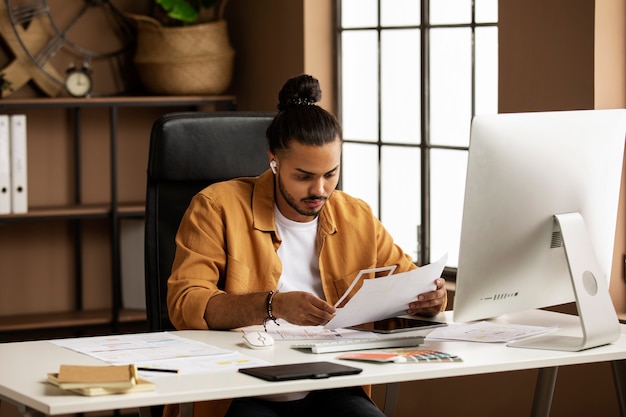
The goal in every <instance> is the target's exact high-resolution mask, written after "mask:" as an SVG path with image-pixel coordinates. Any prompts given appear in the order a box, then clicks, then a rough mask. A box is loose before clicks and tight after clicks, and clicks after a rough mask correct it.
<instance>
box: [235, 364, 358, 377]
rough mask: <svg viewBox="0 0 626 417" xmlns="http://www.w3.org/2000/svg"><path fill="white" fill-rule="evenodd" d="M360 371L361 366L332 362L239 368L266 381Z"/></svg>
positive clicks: (240, 370) (356, 372) (351, 373)
mask: <svg viewBox="0 0 626 417" xmlns="http://www.w3.org/2000/svg"><path fill="white" fill-rule="evenodd" d="M361 371H363V370H362V369H361V368H355V367H353V366H347V365H341V364H338V363H333V362H308V363H292V364H288V365H271V366H258V367H254V368H240V369H239V372H241V373H244V374H247V375H252V376H255V377H257V378H261V379H264V380H266V381H289V380H294V379H320V378H330V377H331V376H340V375H354V374H358V373H361Z"/></svg>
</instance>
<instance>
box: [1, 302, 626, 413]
mask: <svg viewBox="0 0 626 417" xmlns="http://www.w3.org/2000/svg"><path fill="white" fill-rule="evenodd" d="M446 314H447V316H448V318H450V317H451V316H450V313H449V312H448V313H446ZM499 321H509V322H512V323H521V324H530V325H542V326H551V325H558V326H560V327H567V326H571V325H575V324H576V322H577V318H576V317H573V316H567V315H562V314H557V313H550V312H545V311H532V312H527V313H524V314H515V315H509V316H505V317H503V318H501V319H499ZM176 334H178V335H180V336H183V337H189V338H192V339H197V340H202V341H205V342H207V343H209V344H212V345H215V346H219V347H223V348H225V349H230V350H240V351H242V352H244V353H245V354H247V355H251V356H255V357H258V358H262V359H265V360H267V361H269V362H271V363H275V364H284V363H295V362H314V361H320V360H335V359H334V357H335V356H336V354H335V353H328V354H311V353H305V352H300V351H297V350H294V349H290V348H289V346H290V344H291V343H292V342H290V341H278V342H277V343H276V346H275V348H274V349H273V350H271V351H263V350H251V349H246V348H245V347H243V345H242V344H241V334H240V333H237V332H219V331H208V332H207V331H181V332H176ZM422 347H425V348H431V349H438V350H442V351H446V352H451V353H454V354H457V355H459V356H461V357H462V358H463V362H460V363H433V364H419V365H415V364H414V365H411V364H384V365H380V364H368V363H364V362H353V361H350V362H347V361H341V362H342V363H345V364H348V365H351V366H357V367H360V368H363V372H362V373H361V374H359V375H352V376H344V377H334V378H329V379H322V380H299V381H289V382H266V381H263V380H260V379H256V378H254V377H251V376H247V375H244V374H241V373H239V372H237V371H221V372H219V373H212V374H193V375H171V376H170V375H168V376H166V377H164V376H160V377H159V378H158V381H157V390H156V391H153V392H145V393H133V394H127V395H114V396H103V397H82V396H79V395H73V394H68V393H65V392H63V391H61V390H59V389H57V388H55V387H53V386H52V385H49V384H48V383H46V382H45V380H46V374H47V373H48V372H56V371H58V369H59V365H60V364H64V363H67V364H85V365H87V364H100V362H99V361H98V360H96V359H93V358H91V357H88V356H85V355H81V354H79V353H76V352H73V351H71V350H68V349H65V348H61V347H58V346H56V345H53V344H52V343H49V342H47V341H34V342H16V343H5V344H0V399H3V400H8V401H10V402H13V403H15V404H17V405H18V407H19V408H20V411H22V412H23V413H24V414H25V415H37V414H40V413H43V414H46V415H59V414H69V413H82V412H91V411H104V410H114V409H125V408H142V407H148V406H152V405H160V404H170V403H191V402H195V401H202V400H214V399H222V398H233V397H242V396H254V395H266V394H276V393H285V392H293V391H304V390H315V389H327V388H336V387H345V386H354V385H363V384H390V383H398V382H404V381H414V380H425V379H435V378H443V377H453V376H464V375H477V374H484V373H494V372H507V371H516V370H523V369H536V368H542V369H543V370H542V371H541V372H540V374H539V375H540V377H539V383H538V386H537V388H536V394H535V405H534V407H533V413H534V415H547V414H548V412H549V408H550V404H551V398H552V390H553V388H554V380H555V378H556V369H557V368H558V367H559V366H564V365H575V364H584V363H593V362H608V361H611V362H612V363H613V372H614V376H615V381H616V386H617V388H618V394H619V398H620V410H621V413H622V416H624V413H625V409H624V404H625V402H624V401H625V400H624V396H625V393H626V390H625V385H626V384H625V381H626V371H625V369H626V365H625V364H626V326H622V335H621V338H620V339H619V340H618V341H617V342H615V343H614V344H611V345H607V346H602V347H598V348H594V349H589V350H587V351H583V352H573V353H571V352H559V351H547V350H529V349H518V348H508V347H506V346H504V345H502V344H483V343H469V342H439V341H427V343H426V344H425V345H422ZM392 387H394V385H392Z"/></svg>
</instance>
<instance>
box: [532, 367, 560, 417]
mask: <svg viewBox="0 0 626 417" xmlns="http://www.w3.org/2000/svg"><path fill="white" fill-rule="evenodd" d="M558 370H559V368H558V366H554V367H551V368H542V369H539V375H537V385H536V386H535V397H534V398H533V408H532V410H531V412H530V415H531V417H549V416H550V407H552V394H553V393H554V386H555V385H556V374H557V371H558Z"/></svg>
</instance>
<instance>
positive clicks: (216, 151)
mask: <svg viewBox="0 0 626 417" xmlns="http://www.w3.org/2000/svg"><path fill="white" fill-rule="evenodd" d="M273 117H274V115H273V114H270V113H245V112H214V113H171V114H167V115H165V116H163V117H161V118H160V119H158V120H157V121H156V122H155V123H154V125H153V127H152V133H151V136H150V151H149V157H148V184H147V193H146V229H145V284H146V310H147V317H148V329H149V330H150V331H160V330H171V329H173V328H174V327H173V325H172V324H171V322H170V320H169V317H168V313H167V305H166V294H167V279H168V277H169V275H170V270H171V267H172V262H173V260H174V251H175V244H174V237H175V235H176V231H177V230H178V225H179V223H180V220H181V218H182V216H183V214H184V212H185V209H186V208H187V205H188V204H189V201H190V200H191V198H192V197H193V195H194V194H196V193H197V192H198V191H200V190H201V189H203V188H204V187H206V186H208V185H210V184H212V183H214V182H218V181H223V180H228V179H231V178H235V177H242V176H255V175H258V174H260V173H262V172H263V171H265V170H266V169H267V168H268V159H267V139H266V138H265V130H266V129H267V127H268V126H269V124H270V122H271V120H272V118H273Z"/></svg>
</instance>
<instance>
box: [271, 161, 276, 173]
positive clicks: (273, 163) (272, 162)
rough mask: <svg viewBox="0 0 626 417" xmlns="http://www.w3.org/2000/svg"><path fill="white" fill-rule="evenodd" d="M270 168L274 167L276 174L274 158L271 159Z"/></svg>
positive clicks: (273, 170)
mask: <svg viewBox="0 0 626 417" xmlns="http://www.w3.org/2000/svg"><path fill="white" fill-rule="evenodd" d="M270 168H271V169H272V172H273V173H274V174H276V160H274V159H272V160H271V161H270Z"/></svg>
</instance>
